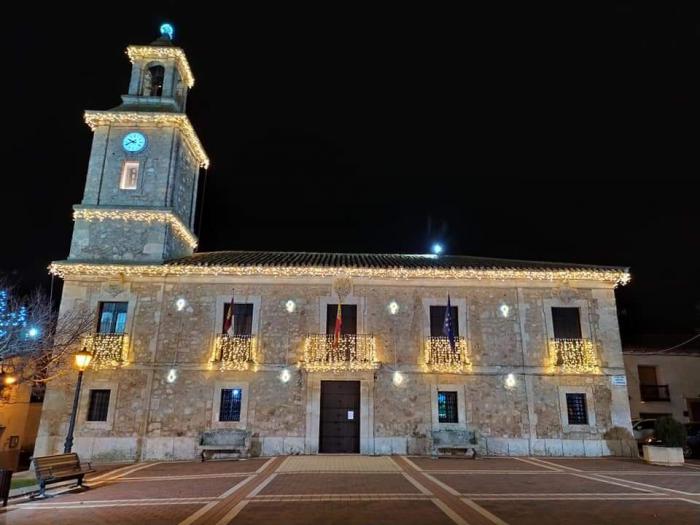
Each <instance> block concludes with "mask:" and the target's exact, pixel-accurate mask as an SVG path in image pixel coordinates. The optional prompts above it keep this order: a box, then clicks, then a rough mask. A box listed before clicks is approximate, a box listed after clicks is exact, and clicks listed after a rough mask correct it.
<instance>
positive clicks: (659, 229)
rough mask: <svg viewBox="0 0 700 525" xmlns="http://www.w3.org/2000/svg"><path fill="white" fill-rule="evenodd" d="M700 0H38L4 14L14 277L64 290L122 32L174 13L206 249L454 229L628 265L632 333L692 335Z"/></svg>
mask: <svg viewBox="0 0 700 525" xmlns="http://www.w3.org/2000/svg"><path fill="white" fill-rule="evenodd" d="M693 4H694V3H692V2H688V3H684V4H679V5H680V6H681V7H675V6H673V5H672V3H671V2H668V3H667V2H664V3H657V4H656V6H654V7H650V6H649V5H648V4H646V3H644V5H642V4H641V3H639V5H637V3H635V2H629V3H627V4H619V5H617V6H616V5H613V4H612V3H610V4H609V5H605V6H596V7H594V6H590V7H587V8H584V7H579V8H577V9H574V8H572V9H571V10H570V11H565V10H562V8H561V7H557V8H556V9H547V10H544V9H540V10H535V9H533V8H531V7H530V6H528V7H527V8H526V9H524V8H523V9H520V10H518V11H512V10H510V8H508V7H506V5H505V4H504V5H500V4H499V6H497V7H494V8H493V10H491V11H487V10H470V11H467V10H465V11H461V12H452V13H451V12H447V11H440V12H437V11H435V12H432V13H431V12H428V11H425V10H415V11H411V10H408V9H407V8H406V7H405V5H406V4H403V5H402V7H401V9H396V10H393V11H391V12H389V13H381V12H379V11H377V10H376V8H370V7H367V6H362V5H358V4H346V6H347V8H346V10H343V11H331V10H328V9H327V8H324V9H321V10H318V9H313V10H311V9H309V10H302V9H300V8H299V7H298V5H295V6H294V8H293V9H291V10H278V9H273V8H272V7H270V6H268V7H267V8H266V9H263V10H260V11H257V12H252V11H243V10H241V9H239V8H237V7H235V6H234V7H229V8H228V9H227V10H223V9H220V8H219V7H218V6H220V5H223V4H220V3H208V2H187V3H182V4H181V5H177V4H176V3H168V2H157V3H141V4H135V5H134V4H118V3H115V4H113V5H112V8H111V9H110V10H109V12H98V11H95V10H94V8H91V11H90V12H89V13H87V12H78V11H75V12H71V8H67V7H65V5H61V6H60V7H53V8H43V7H40V6H39V4H31V8H32V10H31V11H27V12H26V13H21V12H20V13H18V14H16V15H13V16H11V17H8V18H7V20H6V26H4V29H3V32H4V35H3V37H4V38H5V39H8V41H7V43H6V45H5V49H6V53H8V55H9V59H10V64H9V65H6V66H5V78H4V80H5V82H4V84H5V86H7V85H8V84H9V93H8V94H7V95H6V97H5V99H4V101H3V102H4V111H5V113H6V114H7V113H9V118H7V117H5V119H4V120H5V122H4V123H5V130H4V133H3V136H4V139H3V142H4V148H3V150H4V151H5V152H6V153H5V155H4V159H3V160H4V162H5V166H4V170H3V174H2V179H3V183H2V189H1V190H0V192H1V193H0V195H2V203H3V204H2V205H1V206H0V214H1V216H2V220H3V224H4V225H5V228H4V242H3V247H2V251H1V252H0V272H4V273H10V274H12V276H13V278H14V279H16V280H19V281H20V282H21V284H22V285H23V286H24V287H25V288H31V287H34V286H37V285H40V286H44V287H48V284H49V281H50V280H49V277H48V276H47V274H46V270H45V268H46V266H47V265H48V264H49V262H50V261H52V260H61V259H64V258H65V257H66V256H67V255H68V249H69V245H70V236H71V232H72V221H71V206H72V205H73V204H76V203H79V202H80V200H81V199H82V192H83V185H84V181H85V172H86V168H87V161H88V156H89V153H90V142H91V136H92V135H91V132H90V130H89V128H88V127H87V126H86V125H85V124H84V123H83V121H82V114H83V111H84V110H85V109H108V108H111V107H114V106H116V105H117V104H118V103H119V102H120V99H119V95H121V94H123V93H125V92H126V89H127V85H128V79H129V72H130V64H129V61H128V59H127V57H126V55H125V54H124V49H125V47H126V46H127V45H128V44H146V43H149V42H151V41H152V40H154V39H155V38H156V37H157V36H158V34H157V29H158V26H159V25H160V23H161V22H163V21H170V22H172V23H173V24H174V26H175V32H176V33H175V43H176V45H179V46H181V47H183V48H184V49H185V51H186V52H187V55H188V59H189V62H190V65H191V66H192V69H193V71H194V75H195V78H196V85H195V87H194V89H193V90H192V91H191V92H190V97H189V102H188V113H189V116H190V119H191V121H192V123H193V125H194V127H195V129H196V130H197V132H198V134H199V136H200V138H201V140H202V143H203V144H204V147H205V148H206V150H207V152H208V154H209V156H210V158H211V161H212V166H211V168H210V170H209V173H208V177H207V185H206V199H205V207H204V214H203V217H202V218H201V233H200V250H201V251H208V250H223V249H244V250H248V249H250V250H291V251H340V252H391V253H397V252H398V253H424V252H427V251H428V250H429V247H430V245H431V243H432V241H434V240H439V241H441V242H443V243H444V244H445V246H446V250H447V252H448V253H452V254H464V255H477V256H485V257H504V258H517V259H532V260H551V261H568V262H584V263H598V264H614V265H623V266H630V267H631V271H632V277H633V279H632V283H631V284H630V285H628V286H627V287H625V288H623V289H620V290H619V292H618V300H619V307H620V313H621V325H622V329H623V335H624V336H625V338H626V339H627V340H630V339H632V338H635V337H637V336H638V335H639V334H643V333H651V332H653V333H669V334H692V333H693V332H694V330H695V329H696V328H700V271H699V270H700V263H699V260H700V259H699V256H700V233H699V232H700V206H699V202H700V198H698V195H699V194H700V192H699V191H698V186H697V185H696V182H697V178H698V174H699V173H700V170H699V164H700V156H699V155H698V145H699V144H700V140H699V137H698V135H699V125H698V123H699V122H700V103H699V100H698V97H700V68H698V60H699V59H700V12H699V11H698V8H697V6H694V5H693ZM231 5H233V4H231ZM372 5H374V4H372ZM10 26H11V27H10ZM6 92H7V91H6ZM8 143H9V151H8V149H7V147H8ZM8 162H9V166H8V165H7V164H8ZM202 180H203V177H202V178H201V179H200V181H202ZM201 189H202V184H200V194H201Z"/></svg>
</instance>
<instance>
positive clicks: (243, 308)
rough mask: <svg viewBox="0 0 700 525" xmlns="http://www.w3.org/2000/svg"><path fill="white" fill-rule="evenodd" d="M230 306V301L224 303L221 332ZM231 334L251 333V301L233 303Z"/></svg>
mask: <svg viewBox="0 0 700 525" xmlns="http://www.w3.org/2000/svg"><path fill="white" fill-rule="evenodd" d="M230 307H231V303H224V318H223V319H222V323H221V332H222V333H223V331H224V325H225V324H226V315H227V314H228V310H229V308H230ZM233 335H253V303H234V305H233Z"/></svg>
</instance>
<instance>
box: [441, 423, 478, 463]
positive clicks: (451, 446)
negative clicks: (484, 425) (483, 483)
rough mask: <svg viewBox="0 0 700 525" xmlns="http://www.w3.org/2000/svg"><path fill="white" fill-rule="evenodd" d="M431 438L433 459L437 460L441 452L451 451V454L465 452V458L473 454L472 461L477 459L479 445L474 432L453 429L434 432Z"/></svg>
mask: <svg viewBox="0 0 700 525" xmlns="http://www.w3.org/2000/svg"><path fill="white" fill-rule="evenodd" d="M431 437H432V440H433V446H432V456H433V458H437V457H438V456H439V455H440V451H442V450H449V451H450V452H451V453H454V452H455V451H463V452H464V455H465V456H466V455H467V454H469V453H471V457H472V459H476V455H477V453H476V448H477V444H476V438H475V436H474V433H473V432H469V431H467V430H453V429H444V430H433V431H432V432H431Z"/></svg>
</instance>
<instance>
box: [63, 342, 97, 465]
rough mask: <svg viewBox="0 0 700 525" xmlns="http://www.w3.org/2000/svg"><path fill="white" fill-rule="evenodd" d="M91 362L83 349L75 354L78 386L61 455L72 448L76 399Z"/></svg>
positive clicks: (89, 355)
mask: <svg viewBox="0 0 700 525" xmlns="http://www.w3.org/2000/svg"><path fill="white" fill-rule="evenodd" d="M90 361H92V354H91V353H90V352H88V351H87V348H85V347H83V349H82V350H81V351H80V352H78V353H77V354H75V366H76V368H77V369H78V384H77V385H76V386H75V397H74V398H73V410H72V411H71V413H70V423H69V424H68V435H67V436H66V442H65V444H64V445H63V453H64V454H68V453H69V452H70V451H71V449H72V448H73V430H75V416H76V415H77V413H78V399H80V385H81V384H82V383H83V372H85V369H86V368H87V367H88V365H89V364H90Z"/></svg>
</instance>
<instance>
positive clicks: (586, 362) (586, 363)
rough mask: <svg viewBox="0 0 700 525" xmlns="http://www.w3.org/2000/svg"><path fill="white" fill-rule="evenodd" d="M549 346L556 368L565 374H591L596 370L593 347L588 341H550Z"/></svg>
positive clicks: (596, 362)
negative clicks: (561, 369) (558, 367)
mask: <svg viewBox="0 0 700 525" xmlns="http://www.w3.org/2000/svg"><path fill="white" fill-rule="evenodd" d="M549 344H550V351H551V355H553V356H554V358H555V364H556V366H560V367H562V368H563V369H564V370H566V371H567V372H593V371H594V370H595V369H597V368H598V357H597V355H596V350H595V345H594V344H593V341H591V340H590V339H552V340H550V342H549Z"/></svg>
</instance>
